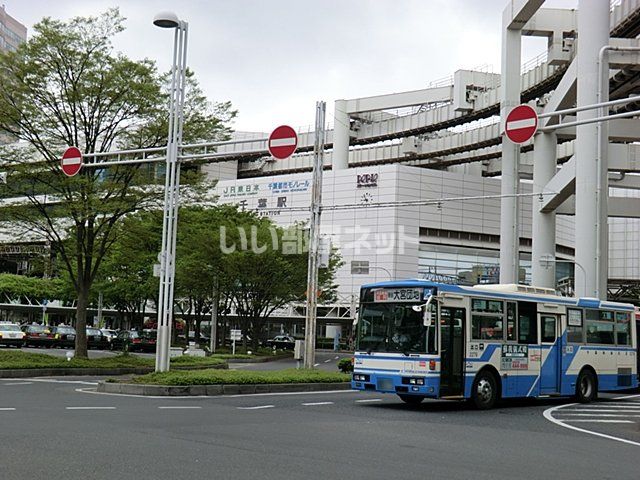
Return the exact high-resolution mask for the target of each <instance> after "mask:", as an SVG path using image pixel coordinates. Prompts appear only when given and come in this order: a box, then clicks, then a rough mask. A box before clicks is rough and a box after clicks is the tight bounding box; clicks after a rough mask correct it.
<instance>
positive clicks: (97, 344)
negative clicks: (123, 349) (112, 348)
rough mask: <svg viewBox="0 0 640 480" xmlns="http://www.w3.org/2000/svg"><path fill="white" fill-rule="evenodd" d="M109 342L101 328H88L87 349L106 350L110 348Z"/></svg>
mask: <svg viewBox="0 0 640 480" xmlns="http://www.w3.org/2000/svg"><path fill="white" fill-rule="evenodd" d="M109 345H110V343H109V341H108V340H107V337H105V336H104V335H103V334H102V332H101V331H100V329H99V328H93V327H87V348H98V349H100V350H104V349H106V348H109Z"/></svg>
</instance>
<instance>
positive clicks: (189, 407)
mask: <svg viewBox="0 0 640 480" xmlns="http://www.w3.org/2000/svg"><path fill="white" fill-rule="evenodd" d="M158 408H159V409H160V410H192V409H198V408H202V407H196V406H193V405H184V406H181V405H165V406H162V407H158Z"/></svg>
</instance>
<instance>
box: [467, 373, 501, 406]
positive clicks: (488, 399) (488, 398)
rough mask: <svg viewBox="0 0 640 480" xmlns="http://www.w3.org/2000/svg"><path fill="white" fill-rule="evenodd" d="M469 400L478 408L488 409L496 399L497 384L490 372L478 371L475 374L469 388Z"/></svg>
mask: <svg viewBox="0 0 640 480" xmlns="http://www.w3.org/2000/svg"><path fill="white" fill-rule="evenodd" d="M471 400H472V401H473V404H474V405H475V406H476V408H478V409H480V410H488V409H490V408H492V407H493V406H494V405H495V403H496V402H497V401H498V385H497V382H496V378H495V376H494V375H493V374H492V373H491V372H488V371H484V372H480V373H479V374H478V375H477V376H476V379H475V380H474V381H473V388H472V389H471Z"/></svg>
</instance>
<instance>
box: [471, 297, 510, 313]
mask: <svg viewBox="0 0 640 480" xmlns="http://www.w3.org/2000/svg"><path fill="white" fill-rule="evenodd" d="M503 308H504V304H503V303H502V302H501V301H500V300H480V299H478V298H474V299H473V300H472V301H471V309H472V310H473V311H474V312H483V313H502V312H503V311H504V310H503Z"/></svg>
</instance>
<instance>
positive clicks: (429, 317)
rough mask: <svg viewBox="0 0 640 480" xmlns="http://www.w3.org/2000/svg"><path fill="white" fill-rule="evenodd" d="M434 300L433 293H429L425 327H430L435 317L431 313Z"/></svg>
mask: <svg viewBox="0 0 640 480" xmlns="http://www.w3.org/2000/svg"><path fill="white" fill-rule="evenodd" d="M432 301H433V295H429V298H428V300H427V303H425V304H424V318H423V324H424V326H425V327H430V326H431V325H432V324H433V318H432V315H431V308H430V307H431V302H432Z"/></svg>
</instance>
